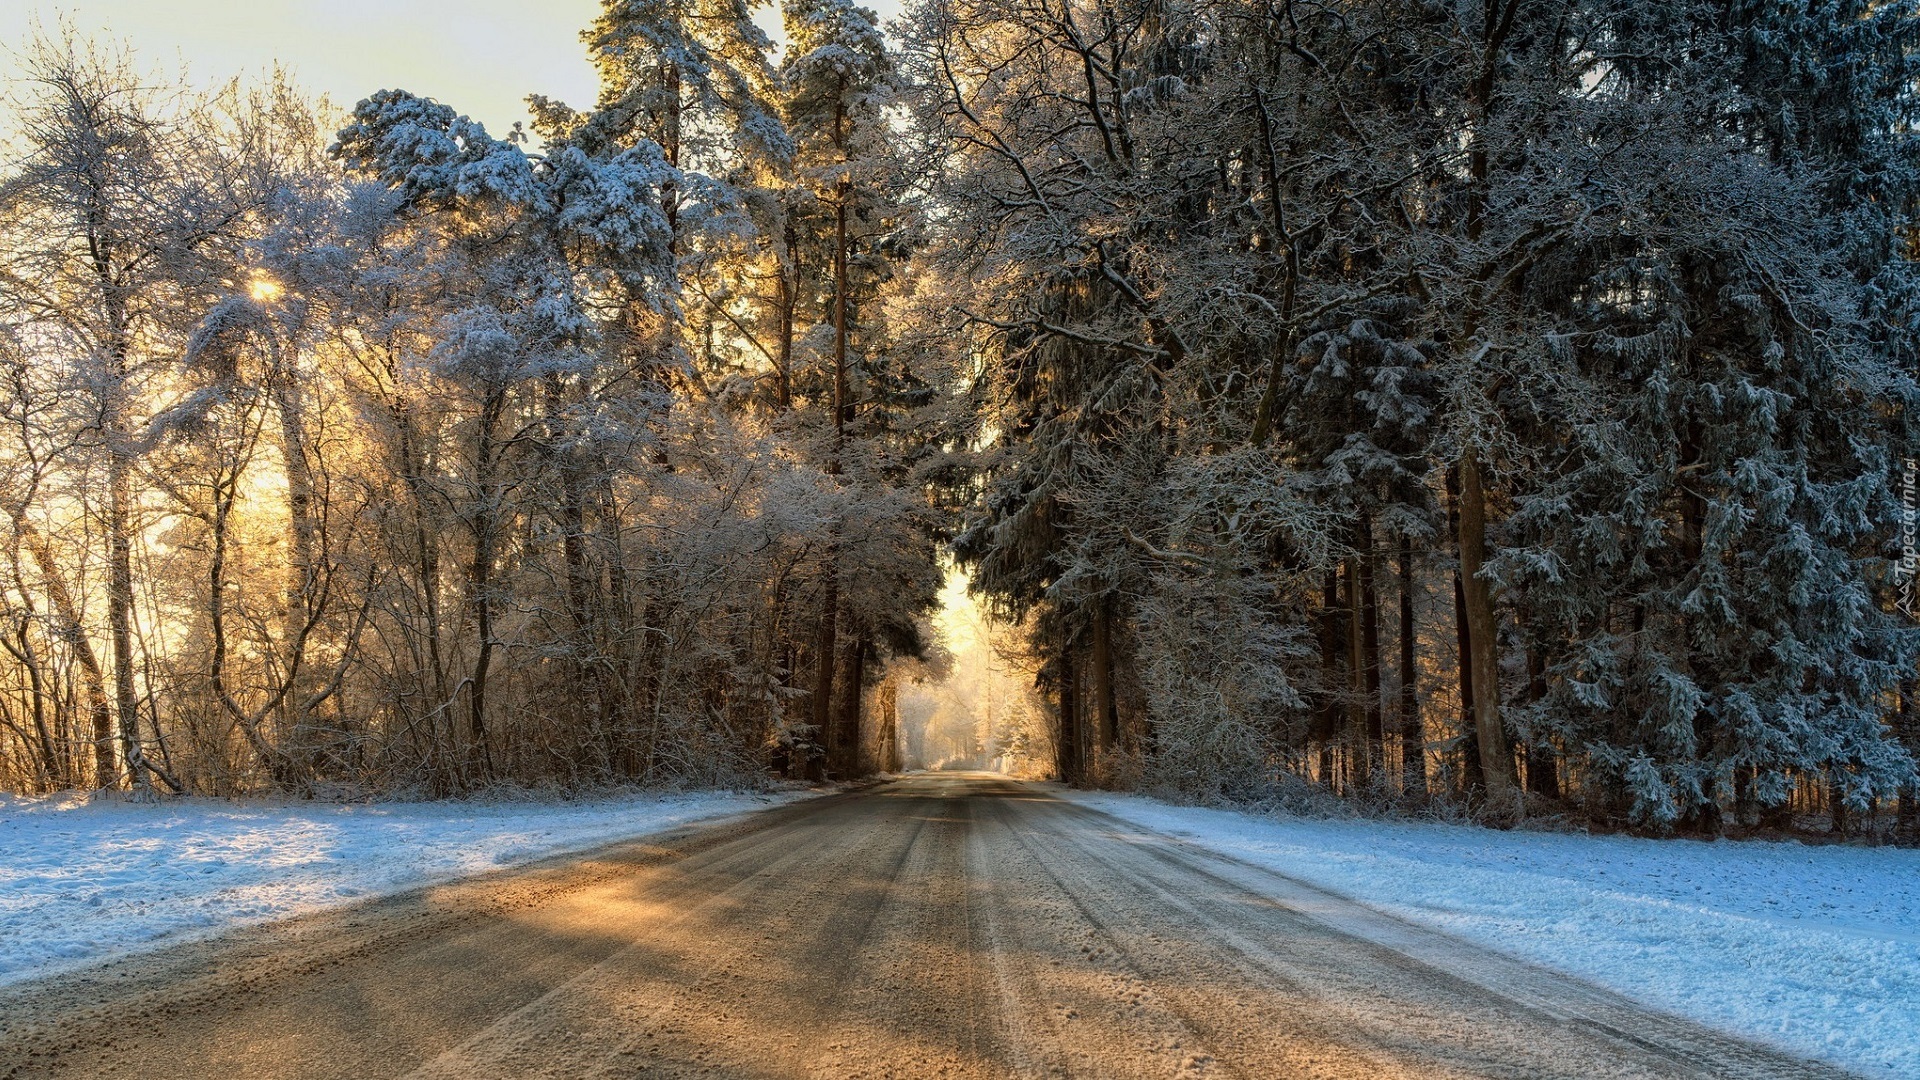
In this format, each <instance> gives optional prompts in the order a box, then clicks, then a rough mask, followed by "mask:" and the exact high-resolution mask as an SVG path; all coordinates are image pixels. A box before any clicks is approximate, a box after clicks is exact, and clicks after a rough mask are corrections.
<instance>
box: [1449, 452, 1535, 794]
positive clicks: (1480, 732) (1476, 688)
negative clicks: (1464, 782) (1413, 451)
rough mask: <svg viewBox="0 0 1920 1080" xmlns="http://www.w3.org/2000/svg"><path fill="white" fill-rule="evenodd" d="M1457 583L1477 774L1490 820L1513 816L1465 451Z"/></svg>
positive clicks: (1479, 492) (1488, 603)
mask: <svg viewBox="0 0 1920 1080" xmlns="http://www.w3.org/2000/svg"><path fill="white" fill-rule="evenodd" d="M1459 539H1460V585H1461V600H1462V603H1463V605H1464V607H1465V609H1466V617H1467V618H1466V623H1467V629H1468V632H1469V637H1468V642H1467V644H1468V653H1469V656H1470V658H1471V664H1470V666H1471V668H1472V670H1473V726H1474V733H1475V735H1476V736H1477V737H1478V739H1479V742H1480V773H1481V777H1482V779H1483V780H1484V781H1485V782H1486V791H1487V805H1488V809H1489V811H1490V813H1491V814H1492V816H1493V817H1494V818H1495V819H1496V820H1511V819H1512V818H1514V817H1516V816H1517V815H1518V814H1519V811H1520V807H1519V805H1518V799H1517V795H1518V786H1519V785H1518V778H1517V777H1516V776H1515V772H1514V764H1513V751H1512V749H1511V748H1510V747H1509V745H1508V743H1507V735H1506V729H1505V728H1504V727H1502V726H1501V722H1500V657H1499V645H1500V640H1499V626H1498V623H1497V621H1496V616H1495V614H1494V610H1493V591H1492V589H1491V587H1490V586H1489V585H1488V584H1487V581H1486V579H1485V578H1483V577H1481V576H1480V570H1481V567H1482V566H1484V565H1485V563H1486V557H1487V501H1486V492H1485V491H1484V490H1483V489H1482V487H1481V481H1480V463H1479V462H1478V461H1477V460H1475V458H1474V456H1473V455H1472V454H1471V453H1469V454H1467V455H1466V456H1465V457H1463V458H1462V459H1461V461H1460V538H1459Z"/></svg>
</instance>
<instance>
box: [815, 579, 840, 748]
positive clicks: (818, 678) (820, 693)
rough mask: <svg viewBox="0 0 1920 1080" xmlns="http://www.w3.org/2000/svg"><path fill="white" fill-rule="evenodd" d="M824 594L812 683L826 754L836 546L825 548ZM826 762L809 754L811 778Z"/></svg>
mask: <svg viewBox="0 0 1920 1080" xmlns="http://www.w3.org/2000/svg"><path fill="white" fill-rule="evenodd" d="M823 572H824V573H825V574H826V576H827V581H826V596H825V597H824V598H823V599H822V600H821V603H820V621H819V623H818V624H817V626H816V629H815V637H814V643H813V649H814V664H815V668H814V672H815V674H814V683H813V737H814V738H815V739H817V740H819V741H820V743H821V745H822V746H823V748H824V749H825V750H826V751H827V753H829V754H831V753H832V752H833V750H834V745H833V731H832V725H833V673H834V666H835V664H836V662H837V661H838V659H839V657H838V655H837V654H838V652H839V631H840V558H839V552H838V549H837V547H836V548H829V549H828V551H827V559H826V567H825V568H824V570H823ZM826 766H827V761H826V759H824V758H819V759H816V758H814V757H811V756H810V757H809V759H808V764H807V775H808V777H809V778H810V779H815V780H823V779H825V778H826V777H825V773H824V770H825V768H826Z"/></svg>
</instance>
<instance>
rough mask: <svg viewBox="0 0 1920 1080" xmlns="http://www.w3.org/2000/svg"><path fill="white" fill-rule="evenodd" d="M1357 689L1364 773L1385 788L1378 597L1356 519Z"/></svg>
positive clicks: (1368, 541)
mask: <svg viewBox="0 0 1920 1080" xmlns="http://www.w3.org/2000/svg"><path fill="white" fill-rule="evenodd" d="M1358 570H1359V572H1360V581H1359V584H1360V669H1361V672H1362V675H1363V678H1362V680H1361V686H1360V690H1361V692H1362V694H1364V695H1365V696H1364V698H1363V699H1362V704H1363V705H1364V707H1365V709H1366V718H1367V726H1366V732H1365V735H1366V770H1367V775H1368V776H1369V777H1371V778H1373V781H1374V782H1375V783H1378V784H1380V785H1381V786H1382V787H1385V786H1386V783H1387V781H1386V775H1385V768H1386V726H1385V717H1384V715H1383V703H1382V701H1381V700H1380V698H1381V694H1380V597H1379V595H1378V593H1377V592H1376V591H1375V589H1374V586H1373V573H1374V559H1373V525H1372V523H1371V522H1369V521H1368V520H1367V519H1366V517H1365V516H1362V517H1361V519H1360V557H1359V560H1358Z"/></svg>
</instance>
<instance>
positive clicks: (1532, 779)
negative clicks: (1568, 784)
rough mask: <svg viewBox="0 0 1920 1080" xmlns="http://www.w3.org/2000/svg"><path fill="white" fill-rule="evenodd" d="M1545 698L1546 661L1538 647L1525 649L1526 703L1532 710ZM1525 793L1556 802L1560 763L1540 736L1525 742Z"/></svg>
mask: <svg viewBox="0 0 1920 1080" xmlns="http://www.w3.org/2000/svg"><path fill="white" fill-rule="evenodd" d="M1546 698H1547V659H1546V656H1545V655H1544V654H1543V653H1542V652H1541V651H1540V649H1539V647H1538V646H1533V647H1529V648H1528V649H1527V700H1528V701H1529V702H1531V703H1532V704H1533V705H1534V706H1535V707H1536V708H1537V707H1539V706H1540V704H1541V703H1542V702H1544V701H1545V700H1546ZM1527 790H1528V791H1530V792H1532V793H1534V794H1535V795H1538V796H1540V797H1541V798H1544V799H1558V798H1560V761H1559V757H1558V755H1557V754H1556V753H1555V751H1554V748H1553V744H1552V743H1551V742H1548V741H1547V737H1546V735H1545V734H1544V733H1542V732H1539V731H1535V732H1534V733H1533V737H1532V738H1530V739H1528V740H1527Z"/></svg>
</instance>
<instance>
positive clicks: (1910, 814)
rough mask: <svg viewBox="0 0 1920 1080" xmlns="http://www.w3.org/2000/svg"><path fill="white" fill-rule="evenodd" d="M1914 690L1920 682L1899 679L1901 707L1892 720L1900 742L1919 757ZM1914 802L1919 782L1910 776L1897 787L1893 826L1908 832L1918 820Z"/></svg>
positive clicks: (1919, 711)
mask: <svg viewBox="0 0 1920 1080" xmlns="http://www.w3.org/2000/svg"><path fill="white" fill-rule="evenodd" d="M1916 691H1920V684H1916V680H1914V679H1913V678H1912V677H1908V678H1905V679H1902V680H1900V711H1899V713H1898V714H1897V715H1896V716H1895V717H1894V723H1895V730H1897V731H1898V732H1899V735H1900V745H1902V746H1904V747H1906V748H1907V753H1908V754H1909V755H1912V756H1913V757H1914V758H1915V759H1916V760H1920V704H1917V703H1916V702H1915V701H1914V700H1913V699H1914V694H1915V693H1916ZM1916 802H1920V784H1916V783H1915V782H1913V781H1912V780H1909V781H1908V782H1907V783H1906V785H1905V786H1903V787H1901V789H1900V809H1899V811H1898V812H1897V813H1896V814H1895V817H1894V828H1895V829H1897V830H1898V831H1899V832H1900V833H1901V834H1902V835H1911V834H1912V833H1913V831H1914V828H1915V826H1916V825H1917V824H1920V806H1916V805H1915V803H1916Z"/></svg>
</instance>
